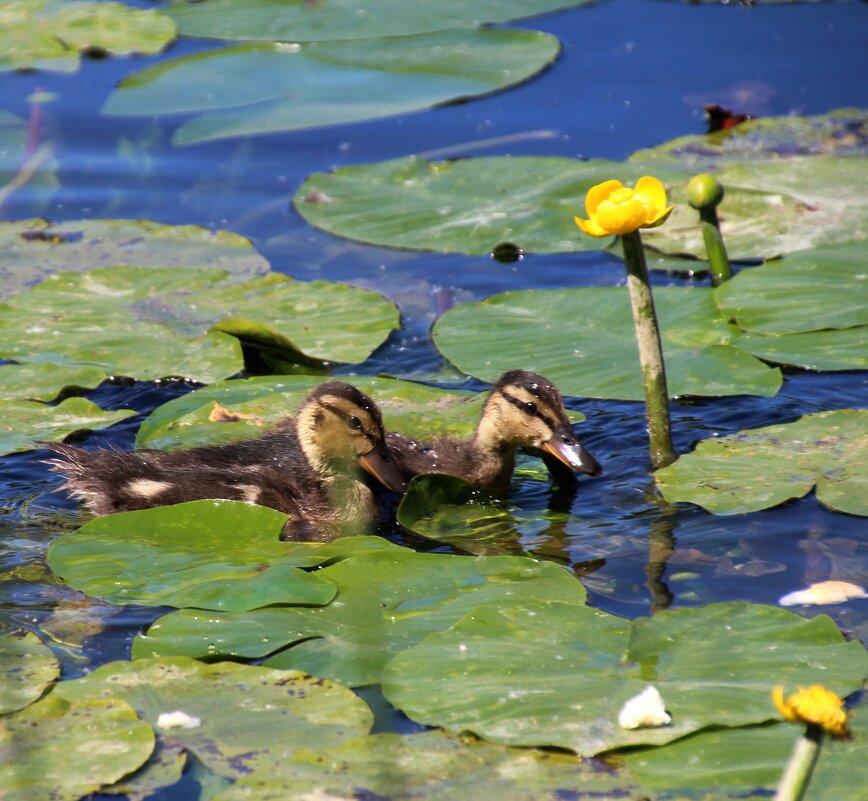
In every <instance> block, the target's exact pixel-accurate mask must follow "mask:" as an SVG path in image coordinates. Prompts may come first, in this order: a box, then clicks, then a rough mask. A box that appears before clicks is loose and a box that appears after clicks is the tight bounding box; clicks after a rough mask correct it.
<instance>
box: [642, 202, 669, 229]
mask: <svg viewBox="0 0 868 801" xmlns="http://www.w3.org/2000/svg"><path fill="white" fill-rule="evenodd" d="M673 208H674V206H669V207H668V208H666V209H663V211H661V212H660V215H659V216H657V217H655V218H654V219H653V220H650V221H649V222H647V223H645V225H643V226H642V227H643V228H656V227H657V226H658V225H663V223H665V222H666V220H667V219H668V218H669V215H670V214H671V213H672V209H673Z"/></svg>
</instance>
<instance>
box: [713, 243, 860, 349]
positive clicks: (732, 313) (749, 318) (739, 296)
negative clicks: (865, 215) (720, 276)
mask: <svg viewBox="0 0 868 801" xmlns="http://www.w3.org/2000/svg"><path fill="white" fill-rule="evenodd" d="M866 262H868V242H865V241H862V242H849V243H846V244H842V245H837V246H834V247H825V248H816V249H814V250H807V251H802V252H800V253H793V254H791V255H789V256H787V257H786V258H784V259H782V260H781V261H775V262H770V263H768V264H764V265H762V266H761V267H755V268H752V269H750V270H742V271H741V272H740V273H738V275H736V276H735V277H733V278H732V280H730V281H727V282H726V283H725V284H723V285H722V286H720V287H718V288H717V290H715V293H714V299H715V301H716V302H717V305H718V307H719V308H720V310H721V311H722V312H723V314H724V315H726V317H727V318H729V319H734V320H735V321H736V322H737V323H738V325H739V327H741V328H743V329H745V330H747V331H752V332H757V333H761V334H794V333H800V332H804V331H816V330H818V329H821V328H850V327H852V326H857V325H863V326H864V325H868V270H866V267H865V264H866ZM863 333H868V328H866V329H864V331H863ZM865 341H868V339H866V340H863V342H865Z"/></svg>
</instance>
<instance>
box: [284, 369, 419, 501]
mask: <svg viewBox="0 0 868 801" xmlns="http://www.w3.org/2000/svg"><path fill="white" fill-rule="evenodd" d="M297 428H298V437H299V442H300V443H301V448H302V450H303V451H304V455H305V457H306V458H307V460H308V462H310V464H311V465H312V467H313V468H314V470H316V472H317V473H319V474H320V475H321V476H323V477H324V478H329V477H334V476H337V475H354V474H356V473H358V468H359V467H361V468H362V469H364V470H366V471H367V472H368V473H370V474H371V475H372V476H374V477H375V478H376V479H377V480H378V481H379V482H380V483H381V484H383V485H384V486H385V487H387V488H388V489H390V490H392V491H393V492H404V490H406V488H407V480H406V477H405V476H404V474H403V473H402V472H401V470H400V469H399V468H398V466H397V465H396V464H395V461H394V459H393V458H392V456H391V454H390V453H389V450H388V448H387V447H386V444H385V435H384V433H383V418H382V416H381V414H380V410H379V409H378V408H377V405H376V404H375V403H374V401H372V400H371V399H370V398H369V397H368V396H367V395H365V393H364V392H362V391H361V390H359V389H357V388H356V387H354V386H353V385H352V384H345V383H343V382H342V381H328V382H326V383H325V384H320V385H319V386H318V387H317V388H316V389H315V390H314V391H313V392H311V393H310V395H308V397H307V399H306V400H305V402H304V404H303V405H302V407H301V409H300V411H299V413H298V422H297Z"/></svg>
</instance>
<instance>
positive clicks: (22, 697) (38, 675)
mask: <svg viewBox="0 0 868 801" xmlns="http://www.w3.org/2000/svg"><path fill="white" fill-rule="evenodd" d="M0 675H2V676H3V683H2V684H0V715H5V714H6V713H7V712H13V711H14V710H16V709H22V708H23V707H25V706H27V705H28V704H32V703H33V702H34V701H35V700H36V699H37V698H39V696H40V695H42V693H43V692H44V691H45V688H46V687H48V685H49V684H51V683H52V682H53V681H54V680H55V679H56V678H57V677H58V676H59V675H60V665H59V663H58V661H57V659H56V658H55V656H54V654H52V653H51V651H50V650H49V649H48V648H46V647H45V646H44V645H43V644H42V640H40V639H39V637H37V636H36V635H35V634H31V633H30V632H27V631H8V630H6V631H0Z"/></svg>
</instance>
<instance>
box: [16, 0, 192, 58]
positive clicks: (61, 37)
mask: <svg viewBox="0 0 868 801" xmlns="http://www.w3.org/2000/svg"><path fill="white" fill-rule="evenodd" d="M0 22H2V24H0V71H3V70H23V69H43V70H57V71H60V72H74V71H75V70H77V69H78V65H79V52H80V51H81V52H90V53H95V54H99V55H105V54H107V53H114V54H115V55H126V54H129V53H148V54H150V53H159V52H160V51H161V50H162V49H163V48H164V47H165V46H166V45H167V44H168V43H169V42H171V41H172V39H174V38H175V22H174V20H172V19H171V18H170V17H167V16H166V15H165V14H161V13H160V12H159V11H156V10H145V9H137V8H130V7H129V6H126V5H124V4H123V3H113V2H99V3H90V2H75V3H67V2H64V1H63V0H16V2H5V3H0Z"/></svg>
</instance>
